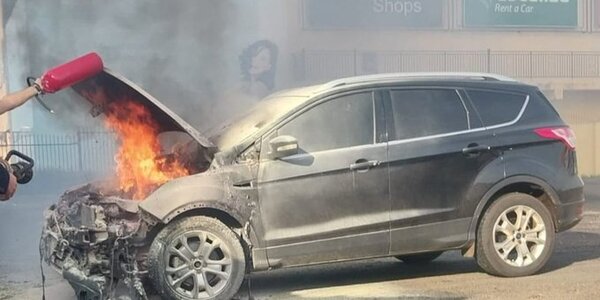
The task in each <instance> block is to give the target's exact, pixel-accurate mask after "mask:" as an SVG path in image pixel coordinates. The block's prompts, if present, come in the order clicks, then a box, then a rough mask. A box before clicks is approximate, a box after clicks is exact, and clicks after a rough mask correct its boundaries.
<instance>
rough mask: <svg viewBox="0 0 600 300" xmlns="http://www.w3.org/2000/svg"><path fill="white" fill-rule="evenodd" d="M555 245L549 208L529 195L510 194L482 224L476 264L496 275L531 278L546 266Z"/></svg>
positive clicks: (492, 207) (501, 198)
mask: <svg viewBox="0 0 600 300" xmlns="http://www.w3.org/2000/svg"><path fill="white" fill-rule="evenodd" d="M554 241H555V231H554V223H553V222H552V217H551V215H550V212H549V211H548V209H547V208H546V206H544V204H543V203H541V202H540V201H539V200H537V199H536V198H534V197H532V196H530V195H526V194H522V193H512V194H507V195H504V196H501V197H500V198H499V199H497V200H496V201H494V202H493V203H492V205H490V207H489V208H488V209H487V211H486V212H485V214H484V215H483V218H482V219H481V221H480V223H479V228H478V230H477V242H476V243H477V248H476V250H475V254H476V258H477V263H478V264H479V266H480V267H481V268H482V269H483V270H485V271H486V272H488V273H490V274H493V275H498V276H505V277H516V276H527V275H531V274H533V273H535V272H537V271H539V270H540V269H541V268H542V267H543V266H544V265H545V264H546V262H547V261H548V259H549V258H550V256H551V254H552V251H553V249H554Z"/></svg>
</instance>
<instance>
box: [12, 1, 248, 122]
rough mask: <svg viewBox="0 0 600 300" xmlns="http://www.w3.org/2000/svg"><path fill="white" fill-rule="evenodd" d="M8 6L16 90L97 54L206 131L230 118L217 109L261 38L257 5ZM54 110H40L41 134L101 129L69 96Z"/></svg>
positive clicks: (52, 99)
mask: <svg viewBox="0 0 600 300" xmlns="http://www.w3.org/2000/svg"><path fill="white" fill-rule="evenodd" d="M9 2H11V1H9ZM7 4H9V3H8V2H7V3H5V6H7V8H10V10H9V9H7V12H6V13H5V15H6V19H7V20H5V21H6V22H7V33H6V34H7V41H8V42H7V54H8V55H7V57H8V58H9V59H7V70H9V73H8V77H9V83H10V90H16V89H18V88H20V87H22V86H23V85H24V76H25V75H34V76H39V75H40V74H41V73H42V72H43V71H44V70H46V69H47V68H50V67H52V66H54V65H57V64H60V63H62V62H64V61H66V60H68V59H70V58H74V57H76V56H79V55H81V54H84V53H86V52H89V51H96V52H98V53H99V54H100V55H101V56H102V58H103V59H104V61H105V64H106V66H107V67H109V68H111V69H112V70H114V71H117V72H118V73H121V74H123V75H125V77H127V78H129V79H131V80H132V81H134V82H136V83H138V84H140V85H141V86H142V87H143V88H144V89H146V90H147V91H148V92H150V94H152V95H154V96H155V97H156V98H158V99H159V100H161V101H162V102H164V103H165V104H167V106H169V107H170V108H171V109H172V110H174V111H175V112H176V113H179V114H180V115H181V116H182V117H183V118H184V119H186V120H187V121H188V122H189V123H191V124H192V125H194V126H196V127H198V128H200V129H203V128H207V127H210V125H211V123H212V122H215V121H216V120H217V119H223V118H225V117H227V116H215V115H214V113H213V109H214V107H215V106H218V103H219V102H218V99H219V97H221V96H222V95H223V94H224V91H226V90H227V89H229V88H231V87H232V86H234V85H235V83H236V82H237V81H239V78H240V74H239V64H238V54H239V51H241V49H242V48H243V47H244V46H245V45H246V44H248V43H249V42H250V41H253V40H256V39H257V38H258V36H259V34H258V33H257V32H256V26H257V25H256V23H257V12H256V8H254V7H253V5H252V3H250V2H248V3H245V2H240V1H233V0H220V1H184V0H174V1H159V0H151V1H120V0H107V1H79V0H28V1H16V3H14V2H12V3H10V4H14V5H7ZM47 102H48V103H49V105H50V106H52V108H54V109H55V110H56V112H57V115H55V116H51V115H49V114H47V113H46V112H45V111H43V109H41V107H40V106H39V105H36V104H35V103H34V113H33V116H32V119H33V121H32V122H33V126H34V128H35V130H36V131H37V130H38V129H39V130H41V131H45V130H47V131H56V130H69V129H71V130H72V129H74V128H81V127H82V126H84V127H90V126H96V125H97V124H99V122H93V124H94V125H91V124H90V118H89V116H88V115H86V114H85V110H86V109H87V108H88V106H87V104H85V103H84V104H81V103H79V100H77V99H73V98H72V97H70V96H69V95H68V94H67V93H64V92H61V93H58V94H57V95H52V96H49V97H47ZM30 105H31V104H30ZM21 113H23V112H21ZM225 113H226V112H225ZM57 121H58V122H57ZM17 123H18V122H17ZM57 124H61V125H57ZM73 125H76V126H73ZM57 127H58V128H57ZM14 130H19V128H14Z"/></svg>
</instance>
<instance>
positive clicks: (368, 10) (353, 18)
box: [304, 0, 445, 29]
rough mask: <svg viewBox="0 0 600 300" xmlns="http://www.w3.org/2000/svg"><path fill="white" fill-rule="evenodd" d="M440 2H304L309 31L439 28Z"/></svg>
mask: <svg viewBox="0 0 600 300" xmlns="http://www.w3.org/2000/svg"><path fill="white" fill-rule="evenodd" d="M444 3H445V1H441V0H304V26H305V27H306V28H310V29H386V28H388V29H391V28H442V27H444V21H443V20H444V17H443V14H444Z"/></svg>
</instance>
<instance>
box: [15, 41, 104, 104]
mask: <svg viewBox="0 0 600 300" xmlns="http://www.w3.org/2000/svg"><path fill="white" fill-rule="evenodd" d="M103 69H104V64H103V62H102V58H100V56H99V55H98V54H97V53H95V52H90V53H88V54H85V55H83V56H80V57H78V58H75V59H73V60H71V61H68V62H66V63H64V64H61V65H59V66H56V67H54V68H52V69H50V70H48V71H46V72H45V73H44V74H43V75H42V76H41V77H40V82H41V84H40V85H41V86H40V88H41V90H42V93H54V92H57V91H60V90H62V89H64V88H67V87H70V86H71V85H73V84H75V83H77V82H80V81H82V80H85V79H88V78H90V77H92V76H94V75H96V74H98V73H100V72H101V71H102V70H103ZM27 83H28V84H29V86H31V85H33V84H34V83H35V78H33V77H29V78H27ZM36 98H37V100H38V101H39V102H40V104H42V105H43V106H44V107H45V108H46V109H47V110H48V111H50V112H52V113H53V111H52V110H51V109H50V108H48V106H47V105H46V104H45V103H44V102H43V101H42V100H41V99H40V98H39V97H36Z"/></svg>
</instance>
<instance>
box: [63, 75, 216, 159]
mask: <svg viewBox="0 0 600 300" xmlns="http://www.w3.org/2000/svg"><path fill="white" fill-rule="evenodd" d="M73 90H75V92H77V93H78V94H79V95H81V96H82V97H83V98H85V99H86V100H88V101H89V102H91V103H92V105H93V107H92V109H91V111H90V113H91V115H92V116H94V117H96V116H98V115H100V114H102V113H103V112H104V110H105V108H106V107H107V105H108V104H110V103H112V102H115V101H135V102H138V103H140V104H142V105H144V106H145V107H147V108H148V109H149V111H150V112H151V114H152V117H153V119H154V120H155V121H156V122H157V123H158V125H159V133H161V132H168V131H181V132H185V133H187V134H189V135H190V136H191V137H192V138H193V139H194V140H196V141H197V142H198V143H199V144H200V145H201V146H203V147H205V148H216V146H215V145H214V144H213V143H212V142H211V141H210V140H209V139H208V138H206V137H204V136H203V135H202V134H200V132H198V131H197V130H196V129H194V128H193V127H192V126H191V125H190V124H188V123H187V122H186V121H184V120H183V119H182V118H181V117H179V116H178V115H177V114H175V113H174V112H173V111H171V110H170V109H168V108H167V107H166V106H165V105H164V104H162V103H161V102H160V101H158V100H157V99H156V98H154V97H152V95H150V94H148V93H147V92H146V91H144V90H143V89H142V88H140V87H139V86H137V85H136V84H135V83H133V82H131V81H129V80H127V79H126V78H125V77H123V76H121V75H119V74H117V73H115V72H113V71H110V70H108V69H106V68H105V69H104V70H103V71H102V72H100V73H98V74H97V75H96V76H94V77H91V78H89V79H86V80H84V81H82V82H79V83H77V84H76V85H74V86H73Z"/></svg>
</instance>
